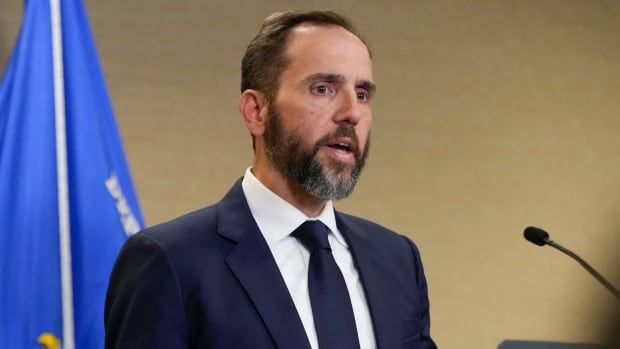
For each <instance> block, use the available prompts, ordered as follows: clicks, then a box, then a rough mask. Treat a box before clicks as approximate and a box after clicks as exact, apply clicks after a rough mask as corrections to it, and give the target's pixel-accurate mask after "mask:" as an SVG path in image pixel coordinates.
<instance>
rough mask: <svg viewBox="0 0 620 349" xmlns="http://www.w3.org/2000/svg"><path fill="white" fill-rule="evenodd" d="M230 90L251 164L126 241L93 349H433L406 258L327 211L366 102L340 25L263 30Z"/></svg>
mask: <svg viewBox="0 0 620 349" xmlns="http://www.w3.org/2000/svg"><path fill="white" fill-rule="evenodd" d="M241 85H242V86H241V90H242V93H241V97H240V102H239V110H240V112H241V114H242V116H243V120H244V122H245V125H246V126H247V128H248V130H249V131H250V133H251V135H252V138H253V145H254V151H255V160H254V164H253V166H252V167H251V168H249V169H248V170H247V171H246V173H245V176H244V177H243V178H242V179H241V180H239V181H238V182H237V183H236V184H235V185H234V186H233V188H232V189H231V190H230V191H229V192H228V194H227V195H226V196H225V197H224V198H223V199H222V201H220V202H219V203H217V204H215V205H214V206H210V207H207V208H204V209H201V210H198V211H196V212H193V213H190V214H188V215H186V216H183V217H180V218H178V219H175V220H173V221H171V222H168V223H164V224H162V225H159V226H155V227H152V228H149V229H146V230H145V231H143V232H141V233H138V234H136V235H135V236H134V237H132V238H131V239H129V240H128V241H127V243H126V245H125V246H124V248H123V250H122V251H121V253H120V255H119V257H118V260H117V262H116V265H115V267H114V270H113V273H112V277H111V280H110V285H109V290H108V297H107V300H106V308H105V326H106V348H132V349H136V348H225V349H231V348H253V349H255V348H280V349H298V348H313V349H317V348H319V347H320V348H321V349H347V348H364V349H366V348H381V349H392V348H436V346H435V344H434V343H433V341H432V339H431V338H430V334H429V328H430V324H429V305H428V297H427V288H426V280H425V278H424V273H423V270H422V264H421V261H420V256H419V254H418V250H417V249H416V247H415V245H414V244H413V243H412V242H411V241H409V240H408V239H407V238H405V237H403V236H400V235H397V234H395V233H393V232H391V231H389V230H387V229H385V228H383V227H380V226H378V225H376V224H374V223H371V222H368V221H365V220H363V219H360V218H356V217H353V216H349V215H346V214H342V213H339V212H336V211H334V209H333V206H332V201H331V200H332V199H341V198H344V197H346V196H347V195H348V194H349V193H351V191H352V190H353V187H354V185H355V183H356V181H357V178H358V176H359V174H360V172H361V170H362V167H363V166H364V162H365V159H366V156H367V154H368V149H369V135H370V126H371V121H372V114H371V101H372V98H373V95H374V92H375V85H374V83H373V79H372V61H371V57H370V52H369V50H368V48H367V47H366V45H365V44H364V43H363V42H362V41H361V40H360V38H359V37H358V36H357V35H356V34H355V31H354V29H353V27H352V26H351V24H350V22H349V21H348V19H346V18H345V17H343V16H341V15H339V14H336V13H334V12H329V11H326V12H324V11H311V12H288V13H281V14H275V15H272V16H270V17H269V18H267V19H266V21H265V23H264V24H263V26H262V28H261V30H260V32H259V33H258V35H257V36H256V37H255V38H254V39H253V40H252V42H251V43H250V44H249V46H248V48H247V51H246V53H245V56H244V58H243V62H242V83H241Z"/></svg>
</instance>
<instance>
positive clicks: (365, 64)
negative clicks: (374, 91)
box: [285, 24, 372, 81]
mask: <svg viewBox="0 0 620 349" xmlns="http://www.w3.org/2000/svg"><path fill="white" fill-rule="evenodd" d="M287 41H288V42H287V46H286V55H287V58H288V59H289V65H288V67H287V69H286V71H285V73H286V72H287V71H288V73H289V74H288V75H290V73H297V74H301V75H304V74H313V73H332V74H340V75H343V76H345V77H349V78H352V79H355V80H368V81H372V60H371V58H370V53H369V52H368V49H367V48H366V45H364V43H363V42H362V41H361V40H360V39H359V38H358V37H357V36H355V35H354V34H353V33H351V32H349V31H347V30H346V29H344V28H342V27H339V26H335V25H327V26H326V25H312V24H302V25H300V26H297V27H295V28H294V29H293V30H291V33H290V34H289V37H288V39H287Z"/></svg>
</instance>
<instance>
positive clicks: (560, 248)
mask: <svg viewBox="0 0 620 349" xmlns="http://www.w3.org/2000/svg"><path fill="white" fill-rule="evenodd" d="M544 241H545V243H546V244H547V245H549V246H551V247H553V248H555V249H557V250H558V251H560V252H562V253H564V254H566V255H568V256H569V257H571V258H572V259H574V260H576V261H577V262H578V263H579V264H581V266H582V267H583V268H584V269H585V270H587V271H588V273H590V274H591V275H592V276H594V278H596V280H598V282H600V283H601V284H603V286H605V288H607V289H608V290H609V292H611V293H613V295H614V296H616V299H617V300H619V301H620V292H618V290H617V289H616V288H615V287H613V286H612V284H610V283H609V281H607V280H605V278H604V277H603V276H602V275H601V274H599V273H598V272H597V271H596V270H594V268H592V267H591V266H590V264H588V263H587V262H586V261H584V260H583V259H581V257H579V256H578V255H576V254H575V253H574V252H573V251H571V250H569V249H567V248H566V247H564V246H562V245H560V244H558V243H556V242H554V241H553V240H549V239H544Z"/></svg>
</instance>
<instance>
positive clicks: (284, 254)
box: [241, 168, 376, 349]
mask: <svg viewBox="0 0 620 349" xmlns="http://www.w3.org/2000/svg"><path fill="white" fill-rule="evenodd" d="M241 186H242V188H243V193H244V194H245V198H246V199H247V201H248V205H249V206H250V211H251V212H252V216H253V217H254V220H256V223H257V224H258V227H259V228H260V230H261V232H262V234H263V236H264V237H265V240H266V241H267V245H268V246H269V249H270V250H271V254H272V255H273V257H274V259H275V261H276V264H277V265H278V268H279V269H280V273H281V274H282V278H283V279H284V282H285V283H286V287H287V288H288V291H289V293H290V295H291V298H292V299H293V302H294V303H295V307H296V308H297V313H298V314H299V317H300V318H301V322H302V324H303V326H304V329H305V330H306V335H307V336H308V340H309V341H310V345H311V346H312V349H319V344H318V339H317V335H316V329H315V327H314V319H313V317H312V306H311V305H310V295H309V293H308V261H309V259H310V253H309V252H308V250H307V249H306V248H305V247H304V246H303V245H302V244H301V243H300V242H298V241H297V239H295V238H294V237H291V236H290V234H291V233H292V232H293V231H294V230H295V229H297V227H299V226H300V225H301V224H302V223H303V222H305V221H307V220H315V219H318V220H320V221H321V222H323V224H325V225H326V226H327V227H328V228H329V230H330V232H329V234H328V237H327V238H328V240H329V244H330V246H331V248H332V253H333V255H334V259H335V260H336V264H338V267H339V268H340V271H341V272H342V275H343V276H344V280H345V283H346V284H347V290H348V291H349V296H350V297H351V304H352V305H353V315H354V316H355V325H356V327H357V335H358V338H359V341H360V347H361V349H374V348H376V344H375V334H374V330H373V328H372V320H371V318H370V312H369V310H368V303H367V302H366V296H365V294H364V289H363V287H362V283H361V281H360V279H359V275H358V273H357V269H355V264H354V263H353V258H352V257H351V252H350V251H349V247H348V246H347V242H346V241H345V239H344V237H343V236H342V234H341V233H340V231H339V230H338V227H337V226H336V216H335V215H334V207H333V204H332V202H331V201H327V203H326V204H325V207H324V208H323V212H321V214H319V215H318V216H317V217H308V216H306V215H305V214H304V213H302V212H301V211H299V210H298V209H297V208H295V207H294V206H293V205H291V204H289V203H288V202H286V201H285V200H284V199H282V198H281V197H279V196H278V195H277V194H275V193H274V192H272V191H271V190H269V189H268V188H267V187H265V186H264V185H263V184H262V183H261V182H260V181H259V180H258V179H257V178H256V177H255V176H254V174H252V171H251V168H248V169H247V170H246V171H245V176H244V178H243V181H242V183H241Z"/></svg>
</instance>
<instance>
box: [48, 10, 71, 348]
mask: <svg viewBox="0 0 620 349" xmlns="http://www.w3.org/2000/svg"><path fill="white" fill-rule="evenodd" d="M50 10H51V11H50V14H51V25H52V55H53V62H54V109H55V110H54V115H55V121H56V122H55V123H56V173H57V177H58V227H59V241H60V275H61V289H62V290H61V291H62V348H63V349H74V348H75V336H74V321H73V281H72V270H71V230H70V223H69V184H68V170H67V135H66V120H65V117H66V114H65V86H64V68H63V52H62V19H61V11H60V0H50Z"/></svg>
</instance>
